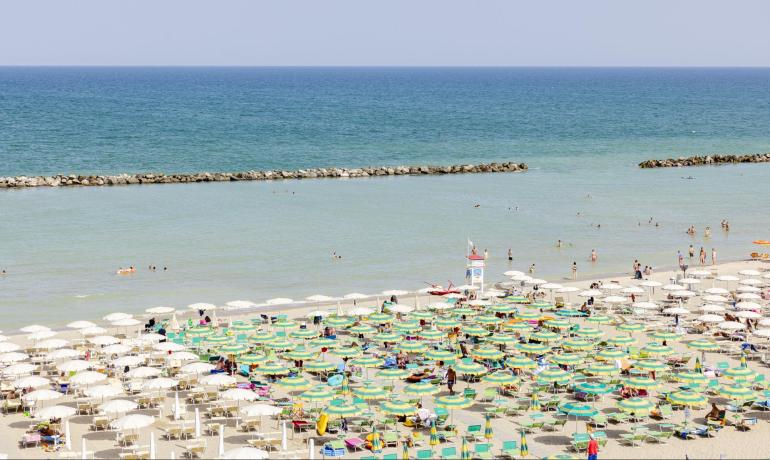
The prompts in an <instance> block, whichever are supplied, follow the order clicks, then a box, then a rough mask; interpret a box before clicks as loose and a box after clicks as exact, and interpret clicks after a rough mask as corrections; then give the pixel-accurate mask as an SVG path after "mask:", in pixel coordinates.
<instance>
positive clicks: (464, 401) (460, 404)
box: [435, 395, 473, 409]
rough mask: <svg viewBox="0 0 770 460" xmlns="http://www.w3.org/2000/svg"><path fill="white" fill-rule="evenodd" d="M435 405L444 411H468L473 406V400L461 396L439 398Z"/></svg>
mask: <svg viewBox="0 0 770 460" xmlns="http://www.w3.org/2000/svg"><path fill="white" fill-rule="evenodd" d="M435 403H436V406H438V407H443V408H444V409H466V408H468V407H471V406H472V405H473V400H472V399H468V398H466V397H465V396H461V395H446V396H438V397H437V398H436V399H435Z"/></svg>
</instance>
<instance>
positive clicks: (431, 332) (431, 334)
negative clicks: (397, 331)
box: [417, 329, 446, 341]
mask: <svg viewBox="0 0 770 460" xmlns="http://www.w3.org/2000/svg"><path fill="white" fill-rule="evenodd" d="M417 335H418V336H419V337H420V338H422V339H424V340H429V341H436V340H442V339H444V338H446V333H445V332H443V331H439V330H436V329H425V330H422V331H420V332H418V333H417Z"/></svg>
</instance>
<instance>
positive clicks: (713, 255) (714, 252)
mask: <svg viewBox="0 0 770 460" xmlns="http://www.w3.org/2000/svg"><path fill="white" fill-rule="evenodd" d="M716 264H717V250H716V249H714V248H711V265H716Z"/></svg>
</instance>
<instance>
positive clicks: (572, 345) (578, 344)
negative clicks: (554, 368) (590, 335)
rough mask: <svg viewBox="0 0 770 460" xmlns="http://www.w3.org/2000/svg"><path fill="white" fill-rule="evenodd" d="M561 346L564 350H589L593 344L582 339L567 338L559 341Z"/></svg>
mask: <svg viewBox="0 0 770 460" xmlns="http://www.w3.org/2000/svg"><path fill="white" fill-rule="evenodd" d="M561 347H562V348H563V349H565V350H584V351H585V350H591V349H592V348H593V347H594V344H593V343H591V342H589V341H587V340H583V339H568V340H565V341H563V342H562V343H561Z"/></svg>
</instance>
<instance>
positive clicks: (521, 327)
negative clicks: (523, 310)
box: [503, 321, 532, 333]
mask: <svg viewBox="0 0 770 460" xmlns="http://www.w3.org/2000/svg"><path fill="white" fill-rule="evenodd" d="M503 329H505V330H506V331H518V332H521V333H524V332H530V331H532V325H530V324H529V323H526V322H523V321H522V322H514V323H507V324H503Z"/></svg>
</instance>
